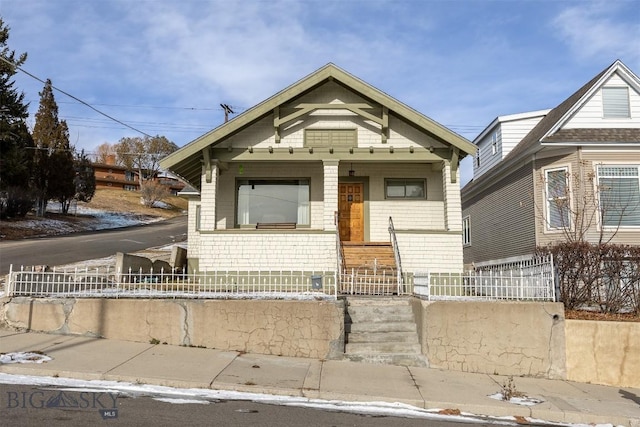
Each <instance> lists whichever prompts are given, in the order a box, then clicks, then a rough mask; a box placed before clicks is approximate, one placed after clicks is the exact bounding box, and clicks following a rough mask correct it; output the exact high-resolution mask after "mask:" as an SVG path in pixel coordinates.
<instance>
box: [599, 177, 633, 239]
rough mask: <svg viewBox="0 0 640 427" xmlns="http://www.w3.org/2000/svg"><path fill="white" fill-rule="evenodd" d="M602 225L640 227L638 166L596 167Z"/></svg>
mask: <svg viewBox="0 0 640 427" xmlns="http://www.w3.org/2000/svg"><path fill="white" fill-rule="evenodd" d="M597 169H598V194H599V199H600V211H601V217H602V225H603V226H605V227H638V226H640V166H638V165H628V166H611V165H600V166H598V168H597Z"/></svg>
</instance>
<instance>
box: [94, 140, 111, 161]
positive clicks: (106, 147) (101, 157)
mask: <svg viewBox="0 0 640 427" xmlns="http://www.w3.org/2000/svg"><path fill="white" fill-rule="evenodd" d="M111 159H113V160H114V161H115V159H116V150H115V147H114V146H113V145H111V144H109V143H108V142H104V143H102V144H100V145H98V147H97V148H96V154H95V161H96V162H97V163H103V164H108V163H110V161H111Z"/></svg>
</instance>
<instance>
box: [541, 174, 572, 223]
mask: <svg viewBox="0 0 640 427" xmlns="http://www.w3.org/2000/svg"><path fill="white" fill-rule="evenodd" d="M568 178H569V171H568V169H567V168H556V169H547V170H546V171H545V190H546V209H547V212H546V213H547V218H546V222H547V228H548V229H550V230H557V229H562V228H569V227H570V226H571V223H570V221H571V220H570V216H569V214H570V204H569V203H570V200H569V179H568Z"/></svg>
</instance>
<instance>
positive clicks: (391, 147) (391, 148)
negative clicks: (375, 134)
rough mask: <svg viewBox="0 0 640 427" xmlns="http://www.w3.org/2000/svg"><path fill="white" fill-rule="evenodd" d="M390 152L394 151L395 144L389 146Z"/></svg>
mask: <svg viewBox="0 0 640 427" xmlns="http://www.w3.org/2000/svg"><path fill="white" fill-rule="evenodd" d="M389 152H390V153H393V145H392V146H390V147H389Z"/></svg>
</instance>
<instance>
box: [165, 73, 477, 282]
mask: <svg viewBox="0 0 640 427" xmlns="http://www.w3.org/2000/svg"><path fill="white" fill-rule="evenodd" d="M474 152H475V146H473V145H472V144H471V143H470V142H469V141H468V140H466V139H465V138H463V137H461V136H459V135H457V134H455V133H454V132H452V131H450V130H449V129H447V128H445V127H444V126H442V125H440V124H438V123H436V122H435V121H433V120H431V119H429V118H428V117H426V116H424V115H422V114H420V113H418V112H417V111H415V110H413V109H411V108H410V107H408V106H406V105H404V104H402V103H401V102H399V101H397V100H395V99H393V98H392V97H390V96H389V95H387V94H385V93H383V92H381V91H380V90H378V89H376V88H374V87H373V86H371V85H369V84H367V83H365V82H364V81H362V80H360V79H358V78H357V77H355V76H353V75H351V74H349V73H347V72H345V71H343V70H342V69H340V68H338V67H337V66H335V65H333V64H327V65H325V66H324V67H322V68H320V69H318V70H317V71H315V72H313V73H312V74H310V75H308V76H307V77H305V78H303V79H302V80H299V81H298V82H296V83H294V84H292V85H291V86H289V87H287V88H285V89H284V90H282V91H280V92H278V93H276V94H275V95H273V96H271V97H270V98H268V99H267V100H265V101H263V102H261V103H260V104H258V105H256V106H254V107H253V108H251V109H249V110H247V111H246V112H244V113H243V114H240V115H238V116H236V117H235V118H233V119H232V120H229V121H228V122H226V123H224V124H223V125H221V126H219V127H217V128H215V129H213V130H212V131H210V132H208V133H206V134H205V135H202V136H201V137H199V138H197V139H196V140H194V141H192V142H190V143H189V144H187V145H185V146H184V147H182V148H181V149H179V150H178V151H176V152H174V153H172V154H171V155H169V156H167V157H166V158H164V159H163V160H162V161H161V167H162V168H164V169H166V170H169V171H170V172H171V173H173V174H175V175H177V176H179V177H180V178H181V179H183V180H184V181H185V182H187V183H188V184H189V185H191V186H192V187H193V188H194V189H195V191H193V192H191V193H189V194H190V198H189V226H188V258H189V266H190V269H191V270H193V271H200V272H206V271H215V270H218V271H219V270H231V271H255V270H262V271H266V270H305V271H322V272H327V271H333V272H335V271H336V270H337V269H339V268H347V269H349V268H362V269H368V270H369V271H375V270H376V269H382V268H387V267H388V268H391V269H394V270H395V271H396V272H397V271H398V269H400V268H401V269H403V271H407V272H411V271H416V270H420V271H425V270H431V271H449V272H450V271H454V272H458V271H462V240H461V232H462V224H461V215H460V212H461V211H460V187H459V183H458V182H459V181H458V179H459V171H458V167H459V162H460V160H461V159H462V158H463V157H465V156H466V155H467V154H472V153H474ZM390 230H391V231H392V232H391V233H390ZM387 247H388V248H391V249H388V250H391V251H392V252H391V254H390V255H389V253H388V252H386V253H383V252H384V251H385V250H387V249H385V248H387ZM394 250H395V253H394V252H393V251H394ZM339 265H340V267H339Z"/></svg>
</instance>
